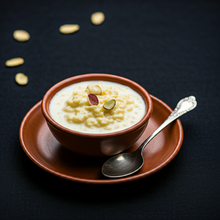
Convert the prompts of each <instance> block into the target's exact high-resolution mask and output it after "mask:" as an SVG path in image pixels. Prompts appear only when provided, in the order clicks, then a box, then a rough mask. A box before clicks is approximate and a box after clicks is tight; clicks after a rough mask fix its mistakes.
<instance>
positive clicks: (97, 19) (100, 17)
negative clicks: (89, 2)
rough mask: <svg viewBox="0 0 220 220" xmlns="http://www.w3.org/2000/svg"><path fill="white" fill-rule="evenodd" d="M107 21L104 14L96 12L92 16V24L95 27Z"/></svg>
mask: <svg viewBox="0 0 220 220" xmlns="http://www.w3.org/2000/svg"><path fill="white" fill-rule="evenodd" d="M104 20H105V15H104V14H103V13H102V12H95V13H93V14H92V15H91V22H92V23H93V24H94V25H100V24H101V23H103V21H104Z"/></svg>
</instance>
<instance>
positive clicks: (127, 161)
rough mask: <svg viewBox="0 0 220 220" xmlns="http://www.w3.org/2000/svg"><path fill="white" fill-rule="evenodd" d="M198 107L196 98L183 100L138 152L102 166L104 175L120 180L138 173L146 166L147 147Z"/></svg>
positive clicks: (119, 156)
mask: <svg viewBox="0 0 220 220" xmlns="http://www.w3.org/2000/svg"><path fill="white" fill-rule="evenodd" d="M196 105H197V102H196V98H195V97H194V96H189V97H186V98H184V99H181V100H180V101H179V102H178V104H177V106H176V108H175V109H174V111H173V112H172V113H171V114H170V115H169V117H168V118H167V119H166V120H165V121H164V122H163V124H161V125H160V127H159V128H157V130H156V131H154V132H153V133H152V134H151V135H150V136H149V137H148V138H147V139H146V140H145V141H144V142H143V143H142V144H141V146H140V147H139V148H138V149H137V150H136V151H134V152H132V153H120V154H118V155H115V156H113V157H111V158H110V159H108V160H107V161H106V162H105V163H104V164H103V166H102V170H101V171H102V174H103V175H104V176H106V177H109V178H120V177H125V176H128V175H131V174H133V173H135V172H137V171H138V170H139V169H140V168H141V167H142V166H143V164H144V159H143V156H142V153H143V150H144V148H145V147H146V145H147V144H148V143H149V142H150V141H151V140H152V139H153V138H154V137H155V136H156V135H157V134H158V133H160V132H161V131H162V130H163V129H164V128H165V127H166V126H167V125H169V124H170V123H171V122H173V121H174V120H176V119H177V118H179V117H180V116H182V115H184V114H185V113H187V112H189V111H191V110H193V109H194V108H195V107H196Z"/></svg>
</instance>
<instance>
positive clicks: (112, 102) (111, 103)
mask: <svg viewBox="0 0 220 220" xmlns="http://www.w3.org/2000/svg"><path fill="white" fill-rule="evenodd" d="M115 105H116V100H115V99H110V100H109V101H107V102H106V103H105V104H104V105H103V108H104V109H106V110H111V109H113V108H114V107H115Z"/></svg>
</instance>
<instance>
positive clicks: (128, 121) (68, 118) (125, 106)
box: [49, 81, 146, 133]
mask: <svg viewBox="0 0 220 220" xmlns="http://www.w3.org/2000/svg"><path fill="white" fill-rule="evenodd" d="M98 87H100V89H101V92H98V93H97V95H96V96H97V98H98V104H97V105H92V104H91V102H90V101H89V99H88V95H89V94H90V93H91V91H93V88H98ZM94 91H95V90H94ZM96 91H97V90H96ZM109 100H115V105H114V106H113V107H112V108H111V109H109V110H108V109H106V108H104V107H103V106H104V104H105V103H107V102H108V101H109ZM49 110H50V114H51V116H52V118H53V119H54V120H55V121H56V122H57V123H59V124H61V125H62V126H64V127H66V128H69V129H72V130H75V131H80V132H84V133H109V132H115V131H119V130H123V129H125V128H128V127H131V126H132V125H134V124H136V123H137V122H138V121H140V120H141V119H142V118H143V116H144V115H145V113H146V105H145V102H144V100H143V98H142V97H141V96H140V95H139V94H138V93H137V92H136V91H134V90H133V89H131V88H130V87H128V86H124V85H122V84H118V83H114V82H109V81H85V82H80V83H76V84H73V85H70V86H67V87H65V88H63V89H61V90H60V91H59V92H57V94H55V96H54V97H53V98H52V100H51V102H50V106H49Z"/></svg>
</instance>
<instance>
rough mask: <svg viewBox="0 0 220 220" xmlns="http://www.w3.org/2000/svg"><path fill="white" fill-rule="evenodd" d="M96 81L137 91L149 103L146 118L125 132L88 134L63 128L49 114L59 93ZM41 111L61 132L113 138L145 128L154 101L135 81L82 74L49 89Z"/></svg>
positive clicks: (109, 75)
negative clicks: (65, 89)
mask: <svg viewBox="0 0 220 220" xmlns="http://www.w3.org/2000/svg"><path fill="white" fill-rule="evenodd" d="M95 80H100V81H101V80H103V81H110V82H116V83H120V84H122V85H125V86H129V87H130V88H132V89H133V90H135V91H136V92H137V93H139V95H141V96H142V98H143V99H144V101H145V103H146V102H147V105H148V107H147V111H146V113H145V115H144V117H143V118H142V119H141V120H140V121H139V122H137V123H135V124H134V125H132V126H131V127H128V128H126V129H123V130H119V131H115V132H109V133H86V132H80V131H74V130H72V129H69V128H66V127H64V126H62V125H61V124H59V123H58V122H56V121H55V120H54V119H53V118H52V116H51V115H50V112H49V104H50V101H51V99H52V98H53V96H54V95H55V94H56V93H57V92H58V91H60V90H61V89H63V88H64V87H67V86H69V85H72V84H73V83H78V82H82V81H95ZM41 111H42V113H43V116H44V118H45V119H46V121H47V122H49V123H50V124H51V125H52V126H53V127H55V128H56V129H58V130H61V131H63V132H66V133H69V134H72V135H77V136H82V137H90V138H103V137H106V138H107V137H113V136H114V137H115V136H120V135H124V134H127V133H129V132H132V131H134V130H136V129H139V128H140V127H142V126H144V124H145V123H146V122H147V121H148V120H149V118H150V116H151V114H152V112H153V101H152V99H151V97H150V94H149V93H148V92H147V91H146V90H145V89H144V88H143V87H142V86H141V85H139V84H138V83H136V82H134V81H133V80H130V79H128V78H125V77H122V76H118V75H113V74H109V73H86V74H80V75H76V76H72V77H69V78H66V79H64V80H61V81H60V82H58V83H56V84H54V85H53V86H52V87H51V88H50V89H48V90H47V92H46V93H45V95H44V96H43V99H42V103H41Z"/></svg>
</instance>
